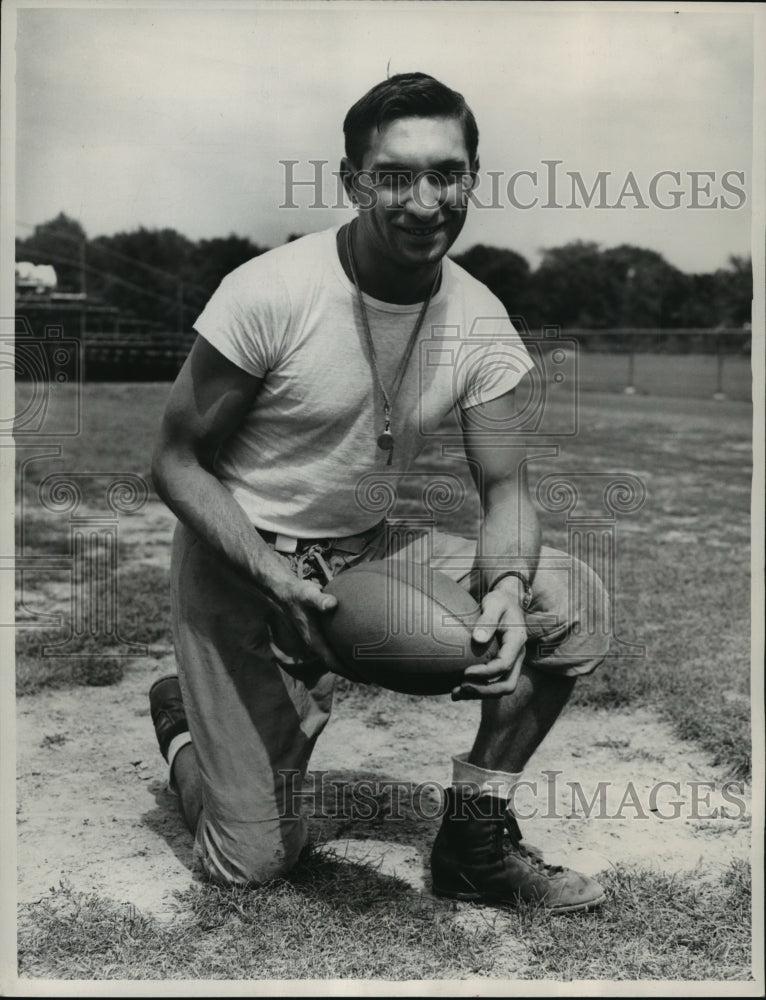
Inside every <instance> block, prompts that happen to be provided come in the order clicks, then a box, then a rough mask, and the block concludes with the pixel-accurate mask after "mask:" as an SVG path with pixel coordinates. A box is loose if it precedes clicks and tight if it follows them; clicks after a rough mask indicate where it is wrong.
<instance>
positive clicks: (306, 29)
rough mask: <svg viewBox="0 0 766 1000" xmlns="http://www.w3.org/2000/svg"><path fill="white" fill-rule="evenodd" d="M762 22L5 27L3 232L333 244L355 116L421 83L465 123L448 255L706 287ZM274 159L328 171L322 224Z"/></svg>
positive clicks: (489, 13) (679, 17) (368, 17)
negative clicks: (563, 263)
mask: <svg viewBox="0 0 766 1000" xmlns="http://www.w3.org/2000/svg"><path fill="white" fill-rule="evenodd" d="M674 9H675V10H677V13H674ZM755 15H756V9H755V7H750V8H747V7H746V6H745V7H742V6H737V5H734V4H728V5H727V4H721V5H718V6H716V7H714V8H713V9H712V10H707V11H703V10H701V9H699V8H695V7H693V6H690V5H686V6H685V5H683V4H680V5H679V4H676V5H675V7H671V6H665V5H659V4H658V5H654V6H649V7H647V5H638V4H622V5H621V6H620V7H619V9H616V8H613V7H612V6H611V5H602V6H599V5H593V4H587V5H586V4H571V5H569V6H567V7H563V8H562V7H560V6H558V5H556V4H550V5H547V6H544V7H538V6H536V5H532V4H529V5H527V4H517V3H489V4H484V3H461V2H455V3H446V2H438V0H431V2H423V3H414V4H410V3H407V2H399V3H394V2H390V0H381V2H375V0H373V2H370V3H365V4H363V5H358V4H355V3H353V2H348V3H335V2H325V3H321V4H313V3H311V2H303V3H299V4H292V3H289V2H288V3H279V4H275V5H270V6H269V5H266V4H260V5H255V4H254V5H252V6H251V5H250V4H248V3H247V2H243V3H239V4H238V5H236V6H235V7H231V6H230V5H229V6H228V7H220V6H218V7H217V6H215V5H214V4H212V3H205V2H201V3H186V4H183V5H179V4H175V5H172V4H169V3H163V4H155V5H149V6H145V7H143V6H139V5H138V4H136V3H133V4H131V5H130V7H127V8H122V7H120V6H119V5H117V4H114V5H112V6H110V7H102V6H96V5H95V4H92V3H90V4H89V3H87V2H86V3H85V5H84V6H82V5H81V6H79V7H60V6H55V5H54V4H53V3H49V4H47V5H44V6H42V7H39V6H38V7H36V8H29V9H24V8H20V9H18V11H17V18H18V21H17V45H16V59H17V74H16V85H17V100H16V116H17V117H16V152H17V158H16V164H17V166H16V210H17V234H18V235H21V236H23V235H26V234H28V233H29V231H30V229H29V227H30V226H32V225H35V224H37V223H40V222H43V221H45V220H47V219H50V218H52V217H53V216H55V215H57V214H58V213H59V212H60V211H63V212H65V213H66V214H67V215H70V216H72V217H74V218H76V219H78V220H79V221H80V222H81V223H82V225H83V226H84V228H85V230H86V232H87V234H88V235H89V236H91V237H93V236H97V235H101V234H110V233H114V232H117V231H121V230H130V229H135V228H137V227H138V226H145V227H147V228H163V227H172V228H175V229H177V230H179V231H180V232H182V233H184V234H185V235H187V236H189V237H190V238H192V239H198V238H201V237H212V236H224V235H227V234H229V233H237V234H240V235H245V236H249V237H250V238H251V239H253V240H254V241H255V242H256V243H258V244H260V245H261V246H264V245H266V246H273V245H276V244H278V243H281V242H283V241H284V240H285V239H286V238H287V237H288V235H290V234H291V233H303V232H309V231H315V230H318V229H322V228H326V227H327V226H331V225H339V224H340V223H342V222H344V221H346V220H347V219H348V218H349V217H350V216H351V212H350V210H349V209H348V208H347V207H336V208H332V207H331V206H332V205H333V204H337V203H338V195H337V182H336V178H335V177H334V176H333V171H336V170H337V169H338V166H339V162H340V158H341V156H342V155H343V135H342V122H343V118H344V116H345V113H346V111H347V110H348V108H349V107H350V105H351V104H352V103H353V102H354V101H355V100H356V99H357V98H358V97H360V96H361V95H362V94H363V93H364V92H365V91H366V90H367V89H368V88H369V87H370V86H372V85H373V84H375V83H377V82H378V81H379V80H381V79H383V78H385V76H386V75H387V73H390V74H394V73H398V72H405V71H410V70H421V71H424V72H427V73H431V74H432V75H434V76H436V77H437V78H439V79H441V80H443V81H444V82H445V83H447V84H448V85H449V86H451V87H453V88H455V89H457V90H459V91H460V92H462V93H463V94H464V96H465V97H466V99H467V100H468V103H469V104H470V105H471V107H472V108H473V110H474V112H475V114H476V117H477V120H478V123H479V129H480V146H479V152H480V157H481V168H482V174H481V176H480V184H479V188H478V190H477V192H476V201H477V204H475V205H474V207H473V209H472V211H471V212H469V221H468V223H467V225H466V228H465V230H464V232H463V234H462V236H461V237H460V240H459V242H458V243H457V244H456V246H455V252H460V251H461V250H465V249H467V248H468V247H469V246H472V245H474V244H476V243H485V244H490V245H494V246H499V247H507V248H510V249H512V250H515V251H517V252H519V253H521V254H523V255H524V256H525V257H526V258H527V260H529V261H530V263H531V264H532V265H533V266H535V265H536V264H537V263H538V262H539V260H540V255H541V253H542V251H543V250H544V248H546V247H552V246H560V245H562V244H564V243H566V242H569V241H571V240H575V239H583V240H593V241H595V242H597V243H599V244H600V245H602V246H604V247H608V246H615V245H618V244H620V243H632V244H635V245H639V246H643V247H647V248H650V249H654V250H657V251H659V252H660V253H662V254H663V255H664V256H665V257H666V259H667V260H669V261H670V262H671V263H672V264H674V265H676V266H677V267H679V268H681V269H682V270H685V271H708V270H713V269H715V268H717V267H722V266H725V265H726V262H727V259H728V257H729V255H730V254H748V253H749V252H750V239H751V232H750V215H751V208H752V193H751V181H752V156H753V152H752V131H753V99H752V92H753V23H752V19H753V17H754V16H755ZM285 160H297V161H298V164H297V166H295V167H294V177H295V179H298V180H306V179H311V178H312V177H313V176H315V173H314V170H315V168H314V167H313V166H312V165H311V164H310V163H309V161H310V160H320V161H323V163H326V166H323V167H322V168H321V169H322V174H321V177H322V179H323V180H324V185H325V186H324V201H325V202H326V204H327V207H326V208H316V207H315V208H312V207H310V206H311V205H312V201H313V195H312V191H311V190H310V189H309V188H307V187H300V188H295V189H294V194H293V196H292V202H293V203H294V204H296V205H297V206H298V207H297V208H287V207H284V205H285V202H286V190H285V186H286V173H287V168H286V167H285V165H284V164H283V162H281V161H285ZM546 161H549V162H548V165H546ZM550 161H560V162H559V163H557V164H556V166H555V168H554V167H553V165H552V164H551V163H550ZM554 169H555V179H556V191H555V193H554V195H553V197H551V192H550V191H549V181H550V175H551V173H552V172H553V171H554ZM520 171H529V172H530V174H520V173H519V172H520ZM663 171H671V172H677V174H678V175H679V176H678V177H677V178H675V177H673V176H671V175H668V174H663V173H662V172H663ZM489 172H493V175H494V177H495V178H496V179H495V181H494V184H495V185H497V195H496V196H495V197H494V198H493V197H492V196H491V182H490V173H489ZM600 172H604V175H603V180H602V182H601V183H602V184H603V185H604V192H603V197H602V196H601V194H599V190H598V187H596V189H595V197H594V198H593V201H592V203H591V204H590V206H589V207H588V206H587V205H586V204H585V203H584V202H585V198H584V196H583V195H582V193H581V192H580V191H579V189H578V188H577V187H576V186H575V189H574V190H575V195H574V206H576V205H579V206H580V207H574V206H573V204H572V197H573V196H572V186H573V184H574V183H575V182H574V181H573V180H572V179H571V176H570V175H577V176H579V177H580V178H581V182H582V184H583V185H584V186H585V190H586V191H590V190H591V189H592V188H593V187H594V184H596V183H597V180H598V177H599V173H600ZM694 172H696V175H695V174H694ZM514 174H518V176H517V177H516V179H515V181H513V180H511V178H512V177H513V175H514ZM710 174H712V175H713V176H712V177H711V176H710ZM631 178H633V180H631ZM695 178H696V179H695ZM653 179H654V181H653ZM509 183H510V192H509ZM626 183H627V187H628V193H627V194H623V197H622V199H620V194H621V192H623V189H624V188H625V185H626ZM514 185H515V186H514ZM695 186H696V191H695ZM673 190H677V191H679V192H680V194H678V195H677V196H673V195H672V191H673ZM535 197H537V204H536V205H533V206H532V207H524V206H526V205H529V204H530V203H531V202H532V201H533V200H534V198H535ZM674 201H677V202H678V207H677V208H673V207H671V208H663V207H660V205H662V204H664V205H672V204H673V202H674ZM514 202H515V203H514ZM544 204H547V205H548V207H545V208H544V207H542V206H543V205H544ZM599 204H600V207H597V205H599ZM618 205H621V207H618ZM641 205H643V207H639V206H641ZM703 206H709V207H703ZM726 206H730V207H726Z"/></svg>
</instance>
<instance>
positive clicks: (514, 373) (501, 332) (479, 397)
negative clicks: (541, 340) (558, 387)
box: [457, 320, 534, 409]
mask: <svg viewBox="0 0 766 1000" xmlns="http://www.w3.org/2000/svg"><path fill="white" fill-rule="evenodd" d="M494 325H495V327H496V329H494V330H489V329H487V330H484V331H483V334H482V335H480V336H478V337H474V336H472V337H471V338H470V339H469V340H468V341H466V342H465V343H464V344H462V345H461V348H460V351H459V353H458V359H457V376H458V403H459V404H460V406H461V407H462V408H463V409H468V408H469V407H471V406H478V405H479V404H481V403H488V402H489V401H490V400H492V399H496V398H497V397H498V396H502V395H503V394H504V393H506V392H509V391H510V390H511V389H515V388H516V386H517V385H518V384H519V382H520V381H521V379H522V378H523V377H524V375H525V374H526V373H527V372H528V371H530V370H531V369H532V368H533V367H534V362H533V361H532V358H531V357H530V355H529V352H528V351H527V349H526V347H525V346H524V342H523V341H522V339H521V337H520V336H519V334H518V333H517V331H516V329H515V328H514V326H513V324H512V323H511V322H510V320H506V321H502V320H496V321H494Z"/></svg>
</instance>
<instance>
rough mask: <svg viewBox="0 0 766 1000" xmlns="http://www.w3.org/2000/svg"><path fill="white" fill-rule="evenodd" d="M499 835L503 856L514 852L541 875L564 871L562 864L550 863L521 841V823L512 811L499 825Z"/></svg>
mask: <svg viewBox="0 0 766 1000" xmlns="http://www.w3.org/2000/svg"><path fill="white" fill-rule="evenodd" d="M497 835H498V841H499V842H498V847H499V848H500V851H501V852H502V855H503V857H507V856H508V855H510V854H514V855H516V856H517V857H518V856H519V855H520V856H521V857H523V858H524V859H525V861H528V862H529V864H531V865H532V867H533V868H535V869H536V870H537V871H539V872H540V874H541V875H546V876H548V877H550V876H552V875H558V874H560V873H561V872H563V871H564V868H563V866H562V865H550V864H548V862H547V861H544V860H543V858H542V856H541V855H540V854H538V853H537V852H536V851H530V850H529V848H527V847H525V845H524V844H523V843H522V842H521V830H520V829H519V824H518V823H517V822H516V817H515V816H514V815H513V814H512V813H510V812H506V814H505V817H504V818H503V822H502V824H500V823H498V825H497Z"/></svg>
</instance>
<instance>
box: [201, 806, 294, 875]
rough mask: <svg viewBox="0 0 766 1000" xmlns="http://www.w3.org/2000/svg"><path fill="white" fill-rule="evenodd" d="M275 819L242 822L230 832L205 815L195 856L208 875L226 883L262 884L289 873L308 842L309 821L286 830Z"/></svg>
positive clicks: (292, 825) (291, 825)
mask: <svg viewBox="0 0 766 1000" xmlns="http://www.w3.org/2000/svg"><path fill="white" fill-rule="evenodd" d="M282 827H283V828H282V829H281V830H280V828H279V825H278V824H276V823H271V822H264V823H248V824H238V825H237V829H236V830H234V831H232V830H229V831H227V833H223V834H222V833H221V831H219V830H217V829H216V828H214V827H213V826H212V825H211V824H210V823H208V822H207V821H206V820H205V817H204V814H203V816H202V817H201V819H200V823H199V826H198V828H197V836H196V839H195V843H194V856H195V859H196V861H197V863H198V864H199V866H200V867H201V868H202V871H203V872H204V873H205V875H206V876H207V877H208V878H209V879H210V880H211V881H213V882H217V883H219V884H222V885H260V884H263V883H264V882H271V881H272V880H274V879H277V878H281V877H283V876H285V875H287V873H288V872H290V871H291V870H292V869H293V868H294V867H295V865H296V864H297V863H298V860H299V859H300V856H301V852H302V851H303V849H304V847H305V843H306V834H307V829H306V825H305V822H303V821H301V820H296V821H295V822H293V823H291V824H289V827H288V828H287V829H284V824H282Z"/></svg>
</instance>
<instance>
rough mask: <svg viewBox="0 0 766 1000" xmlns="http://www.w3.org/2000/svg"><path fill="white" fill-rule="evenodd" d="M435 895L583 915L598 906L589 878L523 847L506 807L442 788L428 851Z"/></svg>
mask: <svg viewBox="0 0 766 1000" xmlns="http://www.w3.org/2000/svg"><path fill="white" fill-rule="evenodd" d="M431 872H432V875H433V891H434V892H435V893H436V895H437V896H447V897H448V898H450V899H460V900H468V901H474V902H481V903H492V904H501V905H502V904H505V905H510V906H514V905H518V904H519V903H520V902H525V903H539V904H540V905H542V906H543V907H544V908H545V909H546V910H551V911H553V912H556V913H569V912H574V911H575V910H589V909H592V908H593V907H595V906H598V905H599V903H602V902H603V901H604V898H605V897H604V892H603V890H602V888H601V886H600V885H599V884H598V882H596V881H595V879H592V878H590V877H589V876H587V875H580V874H579V873H578V872H575V871H572V870H571V869H569V868H562V867H560V866H559V865H549V864H546V862H545V861H543V859H542V857H541V856H540V855H539V854H537V853H535V852H532V851H530V850H529V849H528V848H527V847H525V846H524V844H523V842H522V837H521V831H520V830H519V825H518V823H517V822H516V817H515V816H513V814H512V813H510V812H509V811H508V805H507V802H506V801H505V800H504V799H499V798H497V797H496V796H493V795H479V796H476V795H474V796H467V795H463V794H461V793H459V792H458V791H456V789H454V788H449V789H447V810H446V812H445V814H444V818H443V820H442V825H441V829H440V830H439V833H438V834H437V836H436V841H435V843H434V846H433V850H432V852H431Z"/></svg>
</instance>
